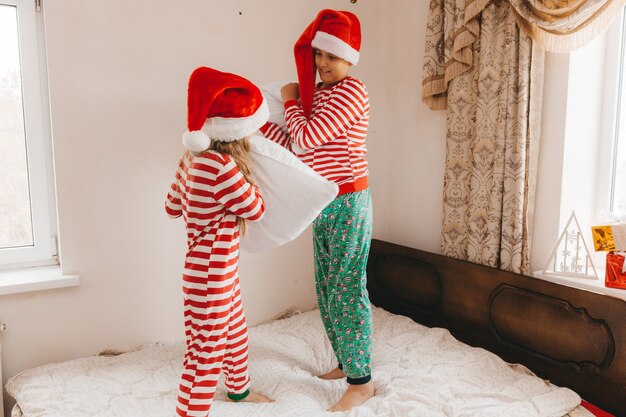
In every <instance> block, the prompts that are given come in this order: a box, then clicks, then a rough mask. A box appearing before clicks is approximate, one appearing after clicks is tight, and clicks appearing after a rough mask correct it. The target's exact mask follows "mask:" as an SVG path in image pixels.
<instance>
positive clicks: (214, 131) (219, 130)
mask: <svg viewBox="0 0 626 417" xmlns="http://www.w3.org/2000/svg"><path fill="white" fill-rule="evenodd" d="M269 115H270V112H269V108H268V106H267V102H266V100H265V99H263V102H262V103H261V105H260V106H259V108H258V109H257V111H256V112H255V113H254V114H252V115H250V116H247V117H238V118H228V117H212V118H210V119H206V121H205V122H204V126H202V129H201V130H194V131H191V132H190V131H187V132H185V133H184V134H183V145H184V146H185V148H187V149H189V150H190V151H192V152H204V151H206V150H207V149H209V146H210V145H211V141H212V140H216V141H219V142H232V141H235V140H239V139H242V138H245V137H247V136H250V135H251V134H253V133H254V132H256V131H257V130H259V128H260V127H261V126H263V125H264V124H265V123H266V122H267V119H268V118H269Z"/></svg>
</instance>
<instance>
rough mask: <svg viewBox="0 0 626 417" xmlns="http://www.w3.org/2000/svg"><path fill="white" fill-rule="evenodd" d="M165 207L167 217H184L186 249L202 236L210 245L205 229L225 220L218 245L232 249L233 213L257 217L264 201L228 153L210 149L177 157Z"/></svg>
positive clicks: (234, 241) (235, 242)
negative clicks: (173, 179) (175, 169)
mask: <svg viewBox="0 0 626 417" xmlns="http://www.w3.org/2000/svg"><path fill="white" fill-rule="evenodd" d="M165 210H166V212H167V214H168V215H169V216H170V217H179V216H181V215H182V216H183V218H184V219H185V223H186V227H187V244H188V249H189V251H191V250H192V249H193V247H194V246H195V245H196V244H197V243H198V242H199V241H200V240H204V242H203V246H206V245H209V246H211V247H213V246H214V244H213V243H214V242H213V240H212V239H211V238H210V236H209V239H208V241H207V240H206V238H207V235H208V232H209V230H210V229H212V228H216V227H219V225H220V224H221V223H224V222H226V221H227V223H229V228H230V230H226V231H224V230H223V231H221V232H220V247H223V246H227V247H226V248H224V249H226V250H228V251H234V252H235V253H236V252H237V251H238V249H239V245H238V242H239V228H238V227H237V226H235V225H234V222H235V221H236V218H235V216H238V217H242V218H244V219H246V220H248V221H256V220H260V219H261V218H262V217H263V214H264V213H265V205H264V203H263V198H262V197H261V193H260V192H259V189H258V188H257V187H256V186H254V185H250V183H248V182H247V181H246V179H245V178H244V176H243V174H242V173H241V171H240V170H239V167H238V166H237V164H236V163H235V161H234V160H233V159H232V158H231V157H230V156H228V155H224V154H220V153H217V152H214V151H207V152H204V153H202V154H201V155H198V156H194V155H193V154H192V153H191V152H186V153H185V154H184V155H183V157H182V158H181V159H180V162H179V165H178V170H177V172H176V179H175V181H174V182H173V183H172V185H171V187H170V191H169V193H168V195H167V200H166V202H165ZM224 232H226V233H224ZM225 243H226V245H224V244H225ZM229 246H230V247H229Z"/></svg>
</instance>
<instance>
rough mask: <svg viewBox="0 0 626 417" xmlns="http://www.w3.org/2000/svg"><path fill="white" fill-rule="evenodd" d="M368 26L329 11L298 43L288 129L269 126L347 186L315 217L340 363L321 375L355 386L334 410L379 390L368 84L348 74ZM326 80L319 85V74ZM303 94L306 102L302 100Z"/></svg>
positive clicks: (325, 313) (326, 315)
mask: <svg viewBox="0 0 626 417" xmlns="http://www.w3.org/2000/svg"><path fill="white" fill-rule="evenodd" d="M360 44H361V29H360V23H359V20H358V18H357V17H356V16H355V15H354V14H352V13H349V12H340V11H335V10H322V11H321V12H320V13H319V14H318V15H317V17H316V19H315V20H314V21H313V22H312V23H311V24H310V25H309V26H308V27H307V28H306V29H305V31H304V33H302V35H301V36H300V38H299V39H298V41H297V42H296V45H295V48H294V51H295V58H296V67H297V72H298V81H299V83H298V84H287V85H285V86H284V87H283V88H282V90H281V93H282V97H283V100H284V101H285V122H286V129H287V133H288V135H287V134H284V132H283V131H281V129H280V128H278V126H276V125H274V124H270V123H268V124H266V125H265V126H263V127H262V128H261V131H262V132H263V133H264V134H265V135H266V137H268V138H269V139H272V140H274V141H276V142H278V143H280V144H281V145H283V146H285V147H287V148H288V149H291V150H292V151H293V152H294V153H296V154H297V155H298V156H299V157H300V159H301V160H302V161H303V162H305V163H306V164H308V165H309V166H310V167H312V168H313V169H314V170H316V171H317V172H318V173H319V174H321V175H322V176H324V177H326V178H327V179H329V180H331V181H334V182H336V183H337V185H338V186H339V194H338V196H337V198H336V199H335V200H334V201H333V202H332V203H331V204H330V205H328V206H327V207H326V208H325V209H324V210H323V211H322V212H321V213H320V215H319V216H318V217H317V219H316V220H315V221H314V222H313V238H314V250H315V252H314V258H315V280H316V292H317V300H318V305H319V309H320V313H321V316H322V321H323V323H324V327H325V329H326V334H327V335H328V338H329V339H330V343H331V345H332V347H333V350H334V352H335V356H336V357H337V361H338V367H337V368H336V369H334V370H332V371H330V372H328V373H327V374H325V375H322V376H321V377H322V378H324V379H336V378H342V377H346V376H347V382H348V384H349V388H348V390H347V391H346V392H345V393H344V395H343V397H342V398H341V399H340V400H339V402H337V403H336V404H335V405H334V406H333V407H331V408H330V411H346V410H350V409H351V408H352V407H355V406H357V405H360V404H362V403H363V402H365V401H367V400H368V399H369V398H371V397H372V396H373V395H374V385H373V382H372V381H371V370H370V358H371V352H372V318H371V307H370V302H369V298H368V293H367V289H366V274H365V267H366V264H367V257H368V254H369V247H370V240H371V235H372V203H371V198H370V194H369V189H368V180H367V177H368V169H367V161H366V160H365V153H366V147H365V136H366V133H367V126H368V119H369V102H368V96H367V90H366V89H365V86H364V85H363V83H362V82H361V81H359V80H358V79H356V78H354V77H350V76H349V75H348V71H349V69H350V67H351V66H352V65H354V64H356V63H357V62H358V59H359V49H360ZM316 70H317V73H318V74H319V77H320V79H321V83H319V84H318V85H317V87H316V86H315V73H316ZM298 95H299V96H300V98H301V104H299V103H298V102H297V99H298Z"/></svg>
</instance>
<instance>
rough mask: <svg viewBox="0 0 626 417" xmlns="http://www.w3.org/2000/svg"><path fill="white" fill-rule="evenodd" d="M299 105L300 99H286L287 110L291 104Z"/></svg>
mask: <svg viewBox="0 0 626 417" xmlns="http://www.w3.org/2000/svg"><path fill="white" fill-rule="evenodd" d="M297 105H298V100H288V101H285V110H286V109H288V108H289V107H291V106H297Z"/></svg>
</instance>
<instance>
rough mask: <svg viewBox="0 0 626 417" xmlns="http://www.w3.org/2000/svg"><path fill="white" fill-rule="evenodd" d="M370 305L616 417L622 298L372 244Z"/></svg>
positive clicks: (625, 381) (624, 401)
mask: <svg viewBox="0 0 626 417" xmlns="http://www.w3.org/2000/svg"><path fill="white" fill-rule="evenodd" d="M367 274H368V284H367V287H368V291H369V293H370V299H371V301H372V303H373V304H374V305H377V306H379V307H382V308H384V309H385V310H388V311H390V312H392V313H397V314H402V315H405V316H408V317H411V318H412V319H413V320H415V321H416V322H418V323H421V324H424V325H426V326H429V327H444V328H446V329H448V330H450V332H451V333H452V335H454V337H456V338H457V339H459V340H461V341H463V342H465V343H467V344H469V345H471V346H480V347H483V348H485V349H488V350H490V351H491V352H493V353H495V354H497V355H498V356H500V357H501V358H503V359H504V360H505V361H507V362H511V363H521V364H523V365H525V366H526V367H528V368H529V369H531V370H532V371H533V372H535V373H536V374H537V375H538V376H539V377H541V378H544V379H548V380H550V381H551V382H553V383H554V384H556V385H559V386H565V387H569V388H571V389H573V390H574V391H576V392H577V393H578V394H579V395H580V396H581V397H582V398H584V399H585V400H587V401H589V402H591V403H593V404H595V405H597V406H598V407H601V408H603V409H604V410H606V411H609V412H611V413H613V414H615V415H616V416H626V302H625V301H623V300H621V299H618V298H613V297H608V296H604V295H600V294H595V293H591V292H588V291H582V290H578V289H575V288H570V287H565V286H562V285H559V284H553V283H550V282H546V281H543V280H540V279H536V278H532V277H528V276H525V275H519V274H515V273H511V272H506V271H501V270H498V269H493V268H489V267H485V266H482V265H477V264H473V263H469V262H464V261H459V260H457V259H453V258H449V257H446V256H442V255H437V254H434V253H429V252H425V251H421V250H417V249H411V248H408V247H405V246H400V245H395V244H392V243H388V242H383V241H380V240H373V241H372V247H371V251H370V256H369V261H368V265H367Z"/></svg>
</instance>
